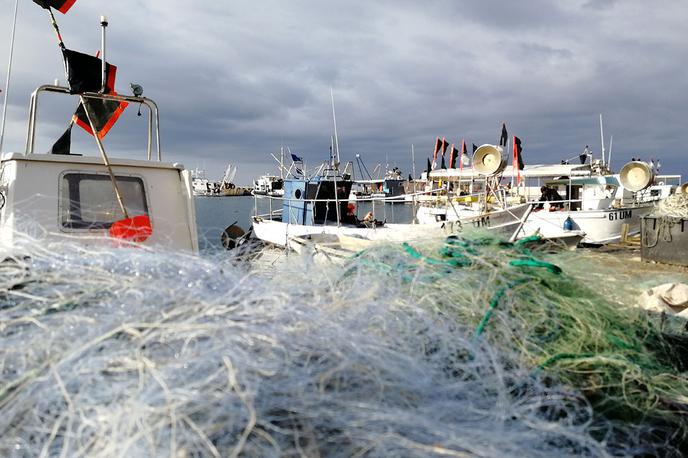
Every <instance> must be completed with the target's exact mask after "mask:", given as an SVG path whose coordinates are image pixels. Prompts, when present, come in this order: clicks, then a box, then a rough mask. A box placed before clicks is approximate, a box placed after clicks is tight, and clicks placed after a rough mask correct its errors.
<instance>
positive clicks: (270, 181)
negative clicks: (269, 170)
mask: <svg viewBox="0 0 688 458" xmlns="http://www.w3.org/2000/svg"><path fill="white" fill-rule="evenodd" d="M283 185H284V179H283V178H280V177H278V176H277V175H270V174H265V175H261V176H260V177H258V178H256V179H255V180H253V191H252V193H253V194H257V195H260V196H272V197H281V196H283V195H284V189H283Z"/></svg>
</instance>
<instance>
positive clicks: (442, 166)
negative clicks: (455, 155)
mask: <svg viewBox="0 0 688 458" xmlns="http://www.w3.org/2000/svg"><path fill="white" fill-rule="evenodd" d="M440 168H441V169H446V168H447V164H445V163H444V154H443V155H442V165H440Z"/></svg>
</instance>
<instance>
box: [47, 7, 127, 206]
mask: <svg viewBox="0 0 688 458" xmlns="http://www.w3.org/2000/svg"><path fill="white" fill-rule="evenodd" d="M48 12H49V13H50V20H51V23H52V26H53V29H54V30H55V34H56V35H57V41H58V44H59V46H60V49H61V50H62V51H64V50H65V49H66V47H65V44H64V40H62V34H60V28H59V26H58V25H57V21H56V20H55V15H54V14H53V10H52V8H48ZM106 25H107V23H106ZM101 52H102V54H103V55H104V54H105V50H104V49H102V50H101ZM63 62H64V66H65V75H66V77H67V79H68V80H69V70H68V69H67V60H66V59H65V58H64V55H63ZM103 62H105V59H103ZM79 99H80V100H81V105H82V106H83V107H84V112H85V113H86V118H87V119H88V123H89V125H90V126H91V132H92V134H93V138H95V140H96V144H97V145H98V150H100V154H101V156H102V158H103V163H104V164H105V167H106V168H107V172H108V175H110V180H111V181H112V186H113V188H114V190H115V196H116V197H117V203H118V204H119V206H120V208H121V209H122V213H123V214H124V218H125V219H129V214H128V213H127V209H126V207H125V206H124V200H123V199H122V193H121V192H120V190H119V186H118V185H117V179H116V178H115V174H114V173H113V171H112V166H111V165H110V161H109V160H108V157H107V154H105V148H104V147H103V143H102V142H101V141H100V137H98V131H97V130H96V128H95V125H94V124H93V119H91V114H90V113H89V110H88V105H87V104H86V98H85V97H84V96H83V95H79Z"/></svg>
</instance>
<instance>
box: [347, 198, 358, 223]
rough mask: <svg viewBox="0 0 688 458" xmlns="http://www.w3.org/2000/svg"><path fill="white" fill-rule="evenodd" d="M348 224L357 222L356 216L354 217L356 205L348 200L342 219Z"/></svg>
mask: <svg viewBox="0 0 688 458" xmlns="http://www.w3.org/2000/svg"><path fill="white" fill-rule="evenodd" d="M344 222H345V223H348V224H358V218H357V217H356V205H355V204H353V203H351V202H349V204H348V205H347V206H346V217H345V220H344Z"/></svg>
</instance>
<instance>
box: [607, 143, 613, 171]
mask: <svg viewBox="0 0 688 458" xmlns="http://www.w3.org/2000/svg"><path fill="white" fill-rule="evenodd" d="M612 146H614V136H613V135H612V136H611V137H609V154H608V156H607V162H608V163H609V164H607V165H608V167H609V170H611V168H612Z"/></svg>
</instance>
